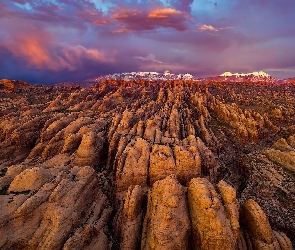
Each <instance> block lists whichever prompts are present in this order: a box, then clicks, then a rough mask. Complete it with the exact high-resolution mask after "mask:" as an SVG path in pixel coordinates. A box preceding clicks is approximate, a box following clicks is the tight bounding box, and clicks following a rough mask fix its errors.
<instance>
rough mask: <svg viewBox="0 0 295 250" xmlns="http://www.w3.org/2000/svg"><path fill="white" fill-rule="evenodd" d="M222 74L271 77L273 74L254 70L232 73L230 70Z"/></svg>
mask: <svg viewBox="0 0 295 250" xmlns="http://www.w3.org/2000/svg"><path fill="white" fill-rule="evenodd" d="M220 76H237V77H241V76H258V77H271V75H269V74H267V73H265V72H263V71H254V72H251V73H231V72H229V71H226V72H224V73H223V74H221V75H220Z"/></svg>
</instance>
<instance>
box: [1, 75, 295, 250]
mask: <svg viewBox="0 0 295 250" xmlns="http://www.w3.org/2000/svg"><path fill="white" fill-rule="evenodd" d="M294 86H295V85H294V83H292V82H285V83H283V84H280V85H277V84H274V83H270V82H267V83H266V82H263V81H262V82H260V81H258V82H255V83H251V82H238V83H235V82H223V81H222V80H220V79H219V80H214V79H211V80H210V79H203V80H202V81H195V80H181V81H177V80H167V81H161V82H157V81H151V80H148V79H134V80H130V81H125V80H120V79H117V80H114V79H113V80H112V79H105V80H102V81H100V82H98V83H97V84H95V85H93V86H92V87H91V88H80V87H71V86H54V87H50V86H33V85H30V84H28V83H23V82H20V81H11V80H2V81H0V204H1V206H0V235H1V237H0V248H1V249H30V250H34V249H48V250H58V249H76V250H80V249H81V250H82V249H88V250H92V249H111V250H116V249H126V250H127V249H188V250H192V249H204V250H205V249H206V250H207V249H210V250H211V249H229V250H230V249H239V250H248V249H249V250H252V249H278V250H279V249H282V250H291V249H293V246H294V244H295V233H294V232H295V217H294V214H295V202H294V201H295V169H294V166H295V136H294V134H295V124H294V115H295V110H294V107H295V98H294V94H293V93H294V91H295V87H294ZM292 244H293V246H292Z"/></svg>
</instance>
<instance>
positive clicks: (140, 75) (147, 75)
mask: <svg viewBox="0 0 295 250" xmlns="http://www.w3.org/2000/svg"><path fill="white" fill-rule="evenodd" d="M105 79H110V80H118V79H122V80H125V81H130V80H133V79H143V80H154V81H167V80H195V78H194V76H193V75H191V74H188V73H186V74H172V73H170V72H169V71H168V70H166V71H165V72H164V73H159V72H141V71H139V72H128V73H115V74H109V75H105V76H100V77H97V78H92V79H89V80H92V81H96V82H99V81H102V80H105ZM89 80H88V81H89Z"/></svg>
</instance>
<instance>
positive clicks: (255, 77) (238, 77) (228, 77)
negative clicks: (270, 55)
mask: <svg viewBox="0 0 295 250" xmlns="http://www.w3.org/2000/svg"><path fill="white" fill-rule="evenodd" d="M209 79H210V80H216V81H222V82H265V83H277V81H278V80H277V79H276V78H274V77H272V76H271V75H269V74H267V73H265V72H263V71H255V72H251V73H231V72H224V73H223V74H221V75H219V76H216V77H209Z"/></svg>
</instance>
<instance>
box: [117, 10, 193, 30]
mask: <svg viewBox="0 0 295 250" xmlns="http://www.w3.org/2000/svg"><path fill="white" fill-rule="evenodd" d="M112 18H113V19H115V20H116V21H118V23H120V24H121V25H123V28H120V29H118V30H122V29H125V30H131V31H141V30H155V29H158V28H173V29H176V30H179V31H184V30H186V26H187V22H188V21H189V20H190V16H189V15H188V14H187V13H185V12H181V11H179V10H176V9H172V8H157V9H151V10H134V9H115V10H114V13H113V15H112Z"/></svg>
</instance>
